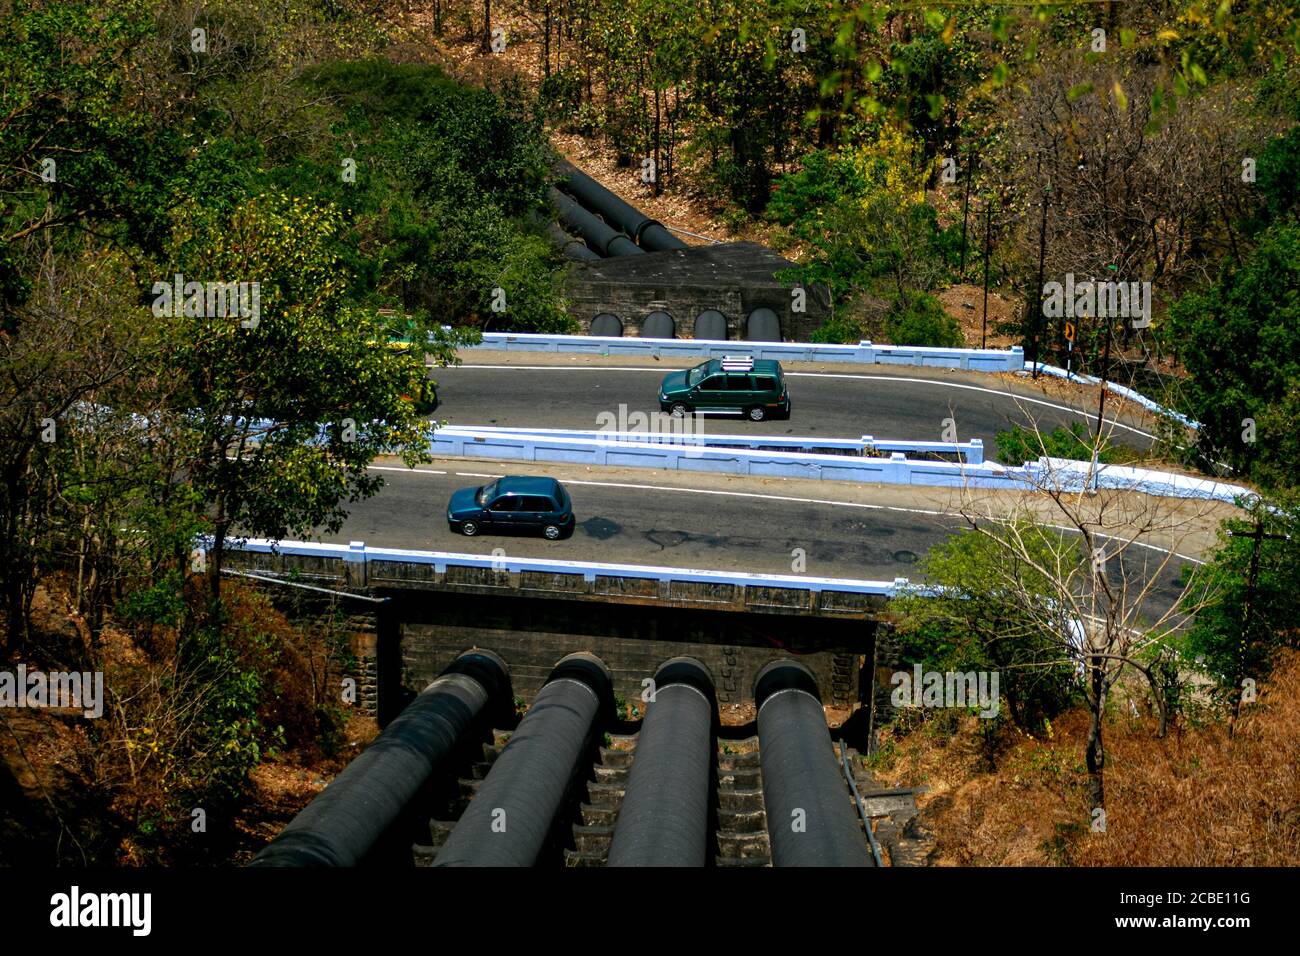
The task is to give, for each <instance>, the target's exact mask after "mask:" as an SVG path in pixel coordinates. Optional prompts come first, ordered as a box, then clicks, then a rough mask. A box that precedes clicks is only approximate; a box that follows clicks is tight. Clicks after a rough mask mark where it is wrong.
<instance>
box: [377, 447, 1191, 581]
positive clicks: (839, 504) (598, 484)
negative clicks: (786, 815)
mask: <svg viewBox="0 0 1300 956" xmlns="http://www.w3.org/2000/svg"><path fill="white" fill-rule="evenodd" d="M370 470H371V471H398V472H405V473H407V474H410V473H411V472H412V471H415V472H418V473H420V474H426V475H445V474H447V472H445V471H433V470H432V469H427V468H415V469H411V468H394V467H391V466H387V465H371V466H370ZM454 474H455V476H456V477H458V478H503V477H505V476H504V475H486V474H481V473H479V472H473V471H458V472H455V473H454ZM564 484H566V485H586V486H590V487H593V488H624V489H627V490H630V491H677V492H682V493H684V494H690V495H721V496H723V497H727V498H757V499H762V500H766V501H784V502H787V503H791V504H806V505H829V506H831V507H833V508H858V509H860V510H863V511H893V512H897V513H900V514H912V515H925V516H927V517H931V518H963V519H964V518H965V516H964V515H963V514H962V513H961V512H959V511H936V510H934V509H931V508H904V507H902V506H901V505H873V504H868V503H866V502H862V501H837V500H835V499H833V498H801V497H798V496H795V495H774V494H769V493H765V492H759V491H719V490H718V489H715V488H679V487H676V486H674V485H643V484H637V483H635V482H629V481H586V480H580V479H575V478H565V479H564ZM1046 527H1049V528H1054V529H1056V530H1057V531H1069V532H1072V533H1074V534H1078V529H1077V528H1071V527H1070V526H1068V525H1055V524H1048V525H1046ZM1094 536H1095V537H1098V538H1105V539H1107V540H1112V541H1118V540H1126V541H1127V540H1128V539H1127V538H1120V536H1118V535H1110V534H1102V533H1100V532H1094ZM1132 544H1134V545H1136V546H1137V547H1139V548H1149V549H1150V550H1152V551H1159V552H1160V553H1161V554H1172V555H1173V556H1174V557H1176V558H1181V559H1182V560H1184V561H1191V562H1192V563H1194V564H1204V563H1205V562H1204V561H1202V560H1201V559H1200V558H1193V557H1191V556H1190V555H1186V554H1179V553H1178V552H1176V551H1170V550H1169V549H1168V548H1162V547H1160V546H1159V545H1154V544H1146V543H1144V542H1141V541H1133V542H1132Z"/></svg>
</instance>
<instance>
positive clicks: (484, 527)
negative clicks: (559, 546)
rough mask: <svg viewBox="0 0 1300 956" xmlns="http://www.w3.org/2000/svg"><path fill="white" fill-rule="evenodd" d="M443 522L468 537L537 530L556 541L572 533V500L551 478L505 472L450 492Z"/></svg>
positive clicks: (562, 487)
mask: <svg viewBox="0 0 1300 956" xmlns="http://www.w3.org/2000/svg"><path fill="white" fill-rule="evenodd" d="M447 525H448V527H450V528H451V530H452V531H456V532H459V533H460V534H464V535H470V536H473V535H476V534H479V533H480V532H483V531H496V532H499V533H500V532H505V533H510V532H512V531H532V530H537V531H540V532H541V533H542V535H543V536H545V537H546V538H548V539H549V540H551V541H556V540H558V539H560V538H567V537H568V536H569V535H571V534H573V501H572V499H570V498H569V492H568V491H567V490H565V487H564V485H562V484H560V483H559V482H558V481H556V480H555V479H554V478H537V477H530V476H526V475H508V476H506V477H504V478H498V479H497V480H496V481H494V482H492V483H491V484H487V485H480V486H479V487H477V488H461V489H460V490H459V491H456V492H454V493H453V494H452V496H451V501H450V502H449V503H448V504H447Z"/></svg>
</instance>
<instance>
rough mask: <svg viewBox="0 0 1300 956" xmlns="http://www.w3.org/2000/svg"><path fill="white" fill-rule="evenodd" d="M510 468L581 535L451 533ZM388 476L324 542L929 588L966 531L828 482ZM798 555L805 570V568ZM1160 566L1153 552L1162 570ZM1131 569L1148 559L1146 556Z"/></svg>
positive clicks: (577, 472) (1164, 579)
mask: <svg viewBox="0 0 1300 956" xmlns="http://www.w3.org/2000/svg"><path fill="white" fill-rule="evenodd" d="M507 469H508V470H509V472H510V473H538V474H552V475H554V476H555V477H558V478H560V479H561V480H562V481H563V482H564V483H565V485H566V487H568V489H569V493H570V495H571V496H572V498H573V503H574V512H575V515H576V518H577V527H576V529H575V531H574V534H573V536H572V537H571V538H569V539H567V540H563V541H547V540H545V539H544V538H542V537H541V536H540V535H538V536H532V535H517V536H513V535H512V536H506V535H497V534H486V533H485V534H482V535H478V536H475V537H473V538H467V537H465V536H464V535H461V534H457V533H455V532H453V531H451V530H450V529H449V528H448V526H447V520H446V508H447V501H448V499H449V498H450V497H451V493H452V492H453V491H454V490H455V489H457V488H461V487H467V486H476V485H481V484H484V483H486V482H487V481H489V480H491V478H494V477H497V476H498V475H500V474H505V473H506V471H507ZM378 470H379V471H380V472H381V473H382V474H383V476H384V478H385V481H386V485H385V488H384V490H383V491H382V492H381V493H380V494H379V495H377V496H376V497H374V498H372V499H370V500H368V501H363V502H358V503H356V504H354V505H353V506H352V507H351V513H350V516H349V518H348V520H347V522H346V523H345V524H344V526H343V528H342V529H340V531H339V532H338V533H337V534H335V535H325V536H323V540H326V541H338V542H346V541H364V542H366V543H367V544H369V545H372V546H382V547H390V548H410V549H417V550H425V551H452V552H459V553H468V554H483V555H491V554H492V552H493V550H494V549H497V548H500V549H502V551H503V552H504V554H505V555H508V556H511V557H533V558H554V559H558V560H572V561H598V562H608V563H620V564H648V565H660V566H665V567H682V568H703V569H711V570H722V571H738V572H758V573H769V574H791V573H799V572H800V571H801V572H802V573H807V574H809V575H813V576H819V577H837V578H857V579H868V580H884V581H892V580H893V579H894V578H896V577H908V578H911V579H913V580H921V575H920V574H919V573H918V569H917V567H916V562H917V559H918V558H919V557H920V556H921V555H923V554H924V553H925V552H926V551H927V550H928V549H929V548H930V547H932V546H933V545H935V544H938V543H939V542H941V541H944V540H945V539H947V538H948V537H949V536H950V535H952V534H953V533H954V532H956V531H958V530H959V529H961V528H962V527H964V524H965V523H964V521H963V520H962V519H961V518H960V517H958V516H956V515H953V514H948V513H944V511H943V509H937V508H935V507H933V506H930V505H926V506H922V507H916V508H909V507H906V506H899V505H891V506H888V507H886V506H882V505H878V504H876V505H872V504H867V503H864V502H862V501H861V500H860V497H859V496H857V495H852V494H841V493H837V489H836V487H835V485H836V483H834V482H826V483H823V488H824V490H821V491H819V492H818V497H815V498H814V497H810V496H805V495H802V494H798V493H782V491H781V489H780V488H779V487H777V488H771V490H768V489H766V488H762V489H760V488H759V487H758V486H756V485H754V484H753V483H745V484H737V483H728V485H727V486H726V487H725V488H724V487H718V486H716V485H709V486H703V484H702V486H701V487H697V488H696V487H690V486H681V485H679V484H676V483H667V482H661V483H659V484H656V475H657V473H656V472H654V471H653V470H646V471H645V472H644V477H641V475H640V474H637V475H636V476H633V477H628V476H627V475H626V472H624V473H623V474H620V475H618V476H616V477H615V478H604V477H602V476H601V473H600V471H598V470H597V471H592V470H591V469H586V468H581V467H575V466H542V465H534V464H531V463H530V464H524V463H501V464H496V463H486V462H473V461H460V460H455V459H449V460H445V461H439V462H435V463H434V464H433V465H432V466H429V467H428V468H422V469H419V470H417V471H411V470H409V469H406V468H404V467H402V466H400V465H381V466H379V467H378ZM665 477H666V476H665ZM855 499H857V500H855ZM799 551H802V562H803V567H802V568H801V569H799V568H797V566H796V561H797V560H798V559H800V557H801V555H800V554H799ZM1160 557H1161V555H1160V553H1159V552H1156V551H1151V552H1150V554H1149V561H1150V563H1151V565H1152V567H1154V565H1155V562H1156V561H1157V560H1158V559H1159V558H1160ZM1132 560H1134V561H1138V562H1141V561H1145V560H1148V558H1147V556H1146V555H1144V554H1142V553H1141V552H1137V553H1135V556H1134V557H1133V558H1132ZM1133 570H1140V568H1134V569H1133ZM1176 570H1177V569H1176V568H1170V569H1167V572H1166V573H1165V574H1163V575H1162V576H1161V581H1160V584H1159V586H1158V588H1157V589H1156V590H1155V592H1154V593H1153V595H1152V608H1153V609H1155V608H1157V607H1158V608H1162V609H1163V608H1164V607H1168V606H1169V604H1170V603H1171V602H1172V601H1173V600H1175V599H1176V597H1177V595H1178V589H1177V587H1176V585H1175V583H1174V580H1173V577H1174V573H1175V572H1176Z"/></svg>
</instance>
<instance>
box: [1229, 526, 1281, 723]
mask: <svg viewBox="0 0 1300 956" xmlns="http://www.w3.org/2000/svg"><path fill="white" fill-rule="evenodd" d="M1228 534H1229V535H1230V536H1232V537H1234V538H1250V539H1252V540H1251V545H1250V571H1249V572H1248V573H1247V575H1246V607H1245V609H1244V611H1243V613H1242V616H1241V637H1240V639H1239V640H1238V642H1237V673H1236V675H1234V676H1235V677H1236V683H1237V687H1236V690H1235V691H1234V693H1233V704H1232V716H1231V717H1230V718H1228V739H1229V740H1231V739H1232V735H1233V733H1234V732H1235V731H1236V729H1237V719H1238V718H1239V717H1240V716H1241V692H1242V686H1241V684H1242V681H1243V680H1244V679H1245V676H1246V674H1245V671H1246V641H1247V639H1248V636H1249V634H1250V625H1251V617H1252V616H1253V614H1254V610H1255V585H1256V582H1257V581H1258V580H1259V548H1260V544H1261V543H1262V542H1264V541H1265V540H1268V541H1290V540H1291V536H1290V535H1289V534H1265V533H1264V523H1263V522H1262V521H1260V520H1259V519H1256V520H1255V527H1254V528H1253V529H1252V530H1250V531H1229V532H1228Z"/></svg>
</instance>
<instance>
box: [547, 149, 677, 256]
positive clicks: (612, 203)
mask: <svg viewBox="0 0 1300 956" xmlns="http://www.w3.org/2000/svg"><path fill="white" fill-rule="evenodd" d="M559 171H560V172H561V173H563V176H562V177H561V179H560V183H559V185H560V188H561V189H563V190H564V191H565V192H567V193H569V194H570V195H572V196H573V197H574V198H575V199H577V200H578V202H580V203H582V205H584V206H586V207H587V208H588V209H590V210H591V211H592V212H595V213H599V214H600V215H601V216H602V217H603V218H604V220H605V221H606V222H608V223H612V224H613V225H615V226H618V228H620V229H622V230H623V231H624V232H626V233H627V234H628V235H629V236H631V237H632V238H633V239H635V240H636V243H637V245H639V246H640V247H641V248H642V249H645V250H647V251H648V252H662V251H664V250H666V249H685V248H687V246H686V243H684V242H682V240H680V239H678V238H677V237H676V236H674V235H673V234H672V233H671V232H669V231H668V230H667V229H665V228H664V226H663V223H661V222H659V221H658V220H656V219H651V218H650V217H649V216H647V215H646V214H645V213H643V212H641V211H639V210H637V209H635V208H633V207H632V206H629V205H628V204H627V203H625V202H624V201H623V200H621V199H619V198H618V196H616V195H614V194H613V193H612V192H610V191H609V190H608V189H606V188H605V187H604V186H602V185H601V184H600V183H598V182H596V180H594V179H592V178H591V177H590V176H588V175H587V174H586V173H584V172H583V171H582V170H580V169H577V168H576V167H574V166H572V165H570V164H568V163H562V164H561V165H560V167H559Z"/></svg>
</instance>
